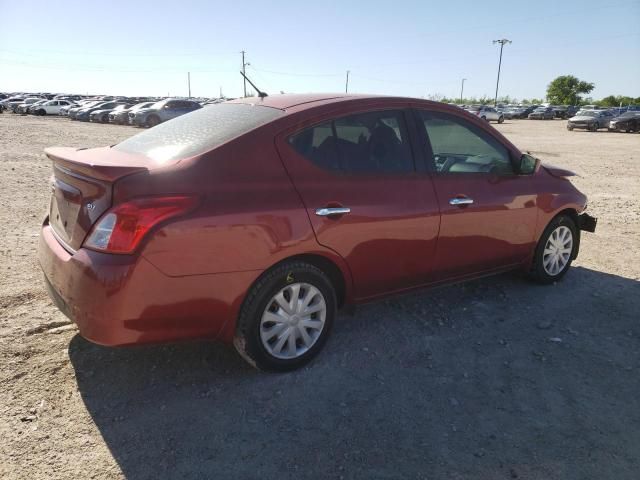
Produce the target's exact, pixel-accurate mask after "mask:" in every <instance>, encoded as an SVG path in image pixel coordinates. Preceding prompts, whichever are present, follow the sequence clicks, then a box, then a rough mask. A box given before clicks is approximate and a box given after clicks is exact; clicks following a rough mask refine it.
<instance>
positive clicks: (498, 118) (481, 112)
mask: <svg viewBox="0 0 640 480" xmlns="http://www.w3.org/2000/svg"><path fill="white" fill-rule="evenodd" d="M467 112H469V113H471V114H473V115H475V116H477V117H480V118H481V119H483V120H486V121H487V122H491V121H494V122H498V123H502V122H504V115H503V114H502V113H500V112H498V110H496V109H495V108H493V107H489V106H488V105H473V106H472V107H470V108H468V109H467Z"/></svg>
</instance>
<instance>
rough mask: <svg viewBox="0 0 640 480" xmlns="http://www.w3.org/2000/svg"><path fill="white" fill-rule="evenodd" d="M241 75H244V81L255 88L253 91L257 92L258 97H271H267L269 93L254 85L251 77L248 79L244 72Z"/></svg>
mask: <svg viewBox="0 0 640 480" xmlns="http://www.w3.org/2000/svg"><path fill="white" fill-rule="evenodd" d="M240 75H242V76H243V77H244V79H245V80H246V81H247V82H249V83H250V84H251V86H252V87H253V89H254V90H255V91H256V92H258V96H259V97H260V98H264V97H268V96H269V95H267V92H263V91H262V90H260V89H259V88H258V87H256V85H255V83H253V82H252V81H251V80H249V77H247V76H246V75H245V74H244V73H243V72H240Z"/></svg>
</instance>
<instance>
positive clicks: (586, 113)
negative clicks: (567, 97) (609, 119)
mask: <svg viewBox="0 0 640 480" xmlns="http://www.w3.org/2000/svg"><path fill="white" fill-rule="evenodd" d="M597 115H598V112H596V111H595V110H580V111H579V112H578V113H576V117H579V116H583V117H584V116H586V117H595V116H597Z"/></svg>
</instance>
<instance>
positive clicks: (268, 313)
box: [38, 95, 596, 370]
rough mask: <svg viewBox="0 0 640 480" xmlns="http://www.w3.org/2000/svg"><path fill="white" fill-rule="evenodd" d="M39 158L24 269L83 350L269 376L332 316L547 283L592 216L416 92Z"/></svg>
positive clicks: (546, 178)
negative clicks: (142, 354)
mask: <svg viewBox="0 0 640 480" xmlns="http://www.w3.org/2000/svg"><path fill="white" fill-rule="evenodd" d="M46 153H47V156H48V157H49V158H50V159H51V160H52V161H53V171H54V173H53V176H52V177H51V188H52V191H53V193H52V197H51V206H50V211H49V215H48V216H47V218H46V219H45V221H44V224H43V226H42V235H41V239H40V246H39V252H38V257H39V261H40V264H41V265H42V268H43V270H44V274H45V279H46V284H47V286H48V289H49V292H50V295H51V297H52V299H53V300H54V301H55V303H56V304H57V305H58V307H59V308H60V309H61V310H62V311H63V312H64V313H65V314H66V315H68V316H69V317H70V318H71V319H72V320H73V321H74V322H75V323H76V324H77V325H78V328H79V330H80V333H81V334H82V335H83V336H84V337H85V338H87V339H89V340H91V341H93V342H96V343H99V344H103V345H130V344H140V343H145V342H164V341H173V340H178V339H186V338H202V337H204V338H217V339H221V340H223V341H226V342H233V343H234V344H235V346H236V348H237V349H238V351H239V352H240V353H241V354H242V355H243V356H244V357H245V358H246V359H247V360H248V361H249V362H250V363H252V364H253V365H255V366H257V367H259V368H262V369H267V370H289V369H293V368H297V367H299V366H301V365H303V364H304V363H306V362H307V361H309V360H310V359H311V358H312V357H314V356H315V355H316V354H317V353H318V352H319V351H320V350H321V349H322V347H323V346H324V344H325V342H326V340H327V337H328V335H329V333H330V330H331V326H332V324H333V321H334V319H335V317H336V311H337V310H338V309H339V308H340V307H342V306H344V305H349V304H357V303H362V302H367V301H370V300H374V299H377V298H381V297H384V296H387V295H390V294H395V293H399V292H405V291H408V290H410V289H414V288H419V287H425V286H430V285H435V284H442V283H446V282H457V281H460V280H465V279H471V278H476V277H479V276H482V275H487V274H492V273H497V272H503V271H506V270H512V269H520V270H523V271H525V272H527V273H528V274H530V275H531V276H532V277H533V278H535V279H536V280H538V281H540V282H543V283H549V282H554V281H557V280H559V279H560V278H562V276H563V275H564V274H565V273H566V272H567V270H568V268H569V266H570V265H571V261H572V260H573V259H575V258H576V256H577V254H578V248H579V243H580V231H581V230H588V231H594V230H595V223H596V220H595V219H594V218H592V217H590V216H588V215H587V214H585V213H583V211H584V210H585V208H586V204H587V199H586V197H585V196H584V195H583V194H582V193H580V192H579V191H578V190H576V188H575V187H574V186H573V185H572V184H571V182H570V181H568V180H567V177H569V176H571V175H572V174H571V172H568V171H566V170H561V169H558V168H553V167H550V166H543V165H541V163H540V161H539V160H538V159H536V158H534V157H532V156H530V155H527V154H522V153H521V152H520V151H519V150H518V149H517V148H516V147H515V146H514V145H512V144H511V143H510V142H509V141H508V140H507V139H506V138H504V137H503V136H502V135H501V134H500V133H499V132H497V131H496V130H495V129H493V128H492V127H490V126H489V125H487V123H486V122H484V121H482V120H480V119H478V118H476V117H474V116H472V115H470V114H468V113H466V112H464V111H462V110H461V109H459V108H455V107H450V106H447V105H444V104H440V103H434V102H429V101H424V100H417V99H411V98H388V97H373V96H340V95H334V96H329V95H281V96H275V97H267V98H264V99H260V98H256V99H243V100H238V101H233V102H227V103H223V104H218V105H212V106H207V107H205V108H203V109H201V110H198V111H196V112H193V113H190V114H187V115H184V116H182V117H180V118H177V119H175V120H172V121H170V122H167V123H165V124H162V125H159V126H157V127H155V128H152V129H150V130H147V131H144V132H142V133H139V134H137V135H135V136H133V137H131V138H129V139H127V140H125V141H123V142H122V143H119V144H117V145H114V146H112V147H105V148H95V149H72V148H50V149H47V151H46Z"/></svg>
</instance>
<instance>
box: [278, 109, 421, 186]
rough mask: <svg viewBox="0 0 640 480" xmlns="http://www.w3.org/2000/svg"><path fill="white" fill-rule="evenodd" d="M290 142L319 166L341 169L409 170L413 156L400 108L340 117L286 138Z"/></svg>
mask: <svg viewBox="0 0 640 480" xmlns="http://www.w3.org/2000/svg"><path fill="white" fill-rule="evenodd" d="M289 143H290V144H291V146H292V147H293V148H294V149H295V150H296V151H297V152H298V153H299V154H300V155H302V156H304V157H306V158H307V159H309V160H310V161H312V162H313V163H314V164H315V165H317V166H318V167H320V168H323V169H327V170H333V171H339V172H343V173H365V174H366V173H369V174H375V173H409V172H413V171H414V164H413V156H412V154H411V147H410V145H409V138H408V135H407V129H406V125H405V121H404V115H403V113H402V112H401V111H377V112H367V113H359V114H356V115H349V116H346V117H340V118H337V119H335V120H333V121H330V122H326V123H322V124H319V125H316V126H314V127H311V128H308V129H306V130H303V131H302V132H299V133H297V134H295V135H293V136H291V137H290V138H289Z"/></svg>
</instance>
